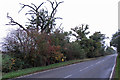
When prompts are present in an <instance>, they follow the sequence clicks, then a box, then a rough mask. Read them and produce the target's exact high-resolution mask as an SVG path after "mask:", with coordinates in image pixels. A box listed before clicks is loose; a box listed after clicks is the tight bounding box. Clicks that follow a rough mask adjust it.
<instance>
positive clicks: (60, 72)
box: [18, 54, 117, 79]
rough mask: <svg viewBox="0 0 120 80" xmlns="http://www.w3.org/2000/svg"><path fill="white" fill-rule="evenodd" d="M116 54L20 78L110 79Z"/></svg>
mask: <svg viewBox="0 0 120 80" xmlns="http://www.w3.org/2000/svg"><path fill="white" fill-rule="evenodd" d="M116 56H117V55H116V54H113V55H108V56H105V57H100V58H98V59H95V60H90V61H85V62H81V63H77V64H72V65H68V66H65V67H60V68H56V69H51V70H46V71H43V72H38V73H34V74H30V75H26V76H22V77H18V78H64V79H65V78H109V77H110V75H111V72H112V68H113V66H114V64H115V59H116Z"/></svg>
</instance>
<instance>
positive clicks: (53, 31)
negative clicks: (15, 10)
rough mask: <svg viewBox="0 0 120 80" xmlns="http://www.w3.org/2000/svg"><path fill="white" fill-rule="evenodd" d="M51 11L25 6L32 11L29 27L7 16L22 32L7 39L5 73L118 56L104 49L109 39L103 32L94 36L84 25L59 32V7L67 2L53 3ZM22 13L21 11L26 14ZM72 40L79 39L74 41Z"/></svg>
mask: <svg viewBox="0 0 120 80" xmlns="http://www.w3.org/2000/svg"><path fill="white" fill-rule="evenodd" d="M47 1H48V3H50V4H51V9H52V10H51V11H49V10H48V9H46V8H44V7H41V6H42V5H43V4H45V3H44V2H43V3H41V4H40V5H39V6H36V5H35V4H33V3H32V4H31V5H26V4H21V5H22V9H24V8H25V7H28V8H29V9H30V10H29V11H28V12H27V13H26V15H29V16H31V18H29V19H28V22H27V24H26V26H23V25H21V24H19V23H18V22H16V21H15V20H14V19H13V18H12V17H10V16H9V14H8V15H7V17H8V19H9V20H10V22H9V24H7V25H16V26H19V27H20V28H19V29H17V30H14V31H12V32H11V33H10V34H8V36H7V37H6V38H5V41H4V43H3V50H4V51H5V53H6V54H4V55H3V60H2V61H3V65H2V66H3V67H2V68H3V69H2V71H3V72H10V71H15V70H19V69H25V68H30V67H38V66H47V65H49V64H54V63H58V62H63V61H68V60H74V59H84V58H94V57H100V56H104V55H108V54H112V53H114V50H113V49H112V48H111V47H107V49H105V48H106V46H105V45H104V44H105V42H104V39H106V37H105V35H104V34H102V33H101V32H95V33H94V34H92V35H91V36H89V37H87V35H88V34H89V33H90V32H89V31H87V30H88V29H89V27H88V25H83V24H82V25H81V26H77V27H75V28H72V29H71V31H68V32H67V31H64V30H63V29H61V28H60V27H59V28H56V19H61V18H60V17H56V12H57V8H58V6H59V5H60V4H61V3H63V2H56V1H54V2H51V1H49V0H47ZM22 9H21V10H22ZM21 10H20V11H21ZM70 36H74V37H75V38H76V40H75V41H72V42H71V41H70Z"/></svg>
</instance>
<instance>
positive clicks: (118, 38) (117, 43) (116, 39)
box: [110, 30, 120, 53]
mask: <svg viewBox="0 0 120 80" xmlns="http://www.w3.org/2000/svg"><path fill="white" fill-rule="evenodd" d="M110 45H111V46H114V47H116V48H117V52H119V53H120V30H119V31H118V32H116V33H115V34H114V35H113V36H112V40H111V42H110Z"/></svg>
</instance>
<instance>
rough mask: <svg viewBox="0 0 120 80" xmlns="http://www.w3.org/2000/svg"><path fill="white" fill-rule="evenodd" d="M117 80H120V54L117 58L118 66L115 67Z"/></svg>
mask: <svg viewBox="0 0 120 80" xmlns="http://www.w3.org/2000/svg"><path fill="white" fill-rule="evenodd" d="M115 78H119V80H120V54H119V55H118V56H117V64H116V67H115Z"/></svg>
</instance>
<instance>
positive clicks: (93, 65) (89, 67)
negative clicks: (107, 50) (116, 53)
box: [80, 60, 105, 71]
mask: <svg viewBox="0 0 120 80" xmlns="http://www.w3.org/2000/svg"><path fill="white" fill-rule="evenodd" d="M103 61H105V60H102V61H99V62H97V63H95V64H99V63H101V62H103ZM95 64H94V65H95ZM94 65H90V66H88V67H85V68H83V69H81V70H80V71H83V70H85V69H88V68H90V67H92V66H94Z"/></svg>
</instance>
